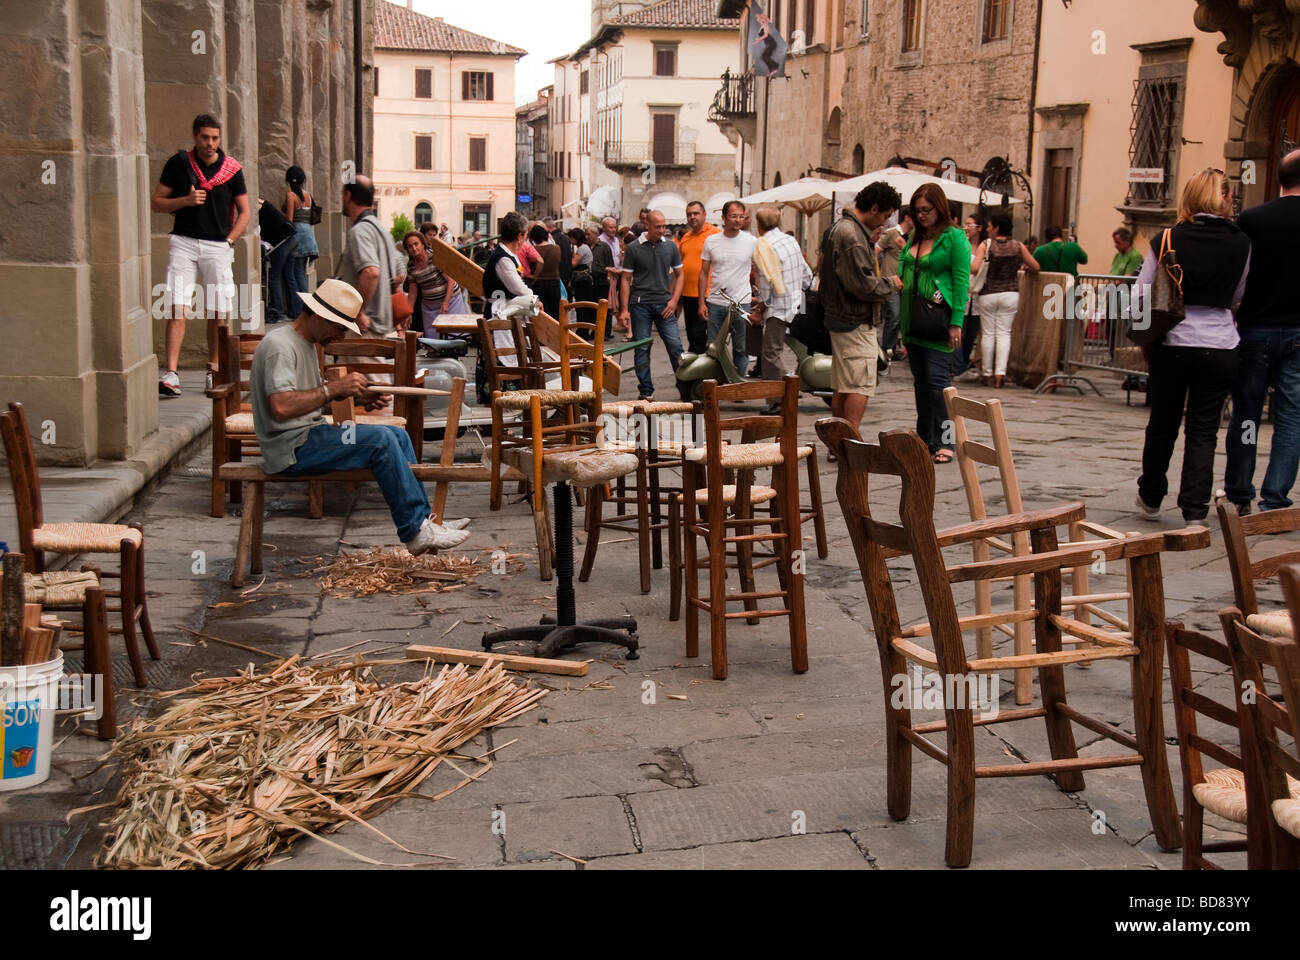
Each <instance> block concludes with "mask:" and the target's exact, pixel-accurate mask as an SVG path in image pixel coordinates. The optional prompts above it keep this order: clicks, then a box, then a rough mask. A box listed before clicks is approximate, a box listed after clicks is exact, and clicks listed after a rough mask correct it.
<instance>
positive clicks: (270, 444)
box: [249, 280, 469, 556]
mask: <svg viewBox="0 0 1300 960" xmlns="http://www.w3.org/2000/svg"><path fill="white" fill-rule="evenodd" d="M299 296H300V297H301V298H302V305H303V311H302V313H300V314H299V315H298V318H297V319H296V320H294V321H293V323H292V324H289V325H287V326H281V327H279V328H278V329H276V330H272V331H271V332H270V333H268V334H267V335H266V336H265V337H263V338H262V342H261V343H260V344H258V347H257V352H256V353H254V354H253V369H252V374H251V376H250V378H249V388H250V392H251V398H252V406H253V426H254V428H255V430H256V431H257V442H258V444H259V446H261V448H262V459H263V461H264V464H263V469H264V470H265V471H266V472H267V473H283V474H285V475H286V476H290V477H311V476H313V475H315V474H320V473H329V472H331V471H333V470H365V469H368V470H370V472H371V473H372V474H374V477H375V482H376V483H378V484H379V489H380V491H381V492H382V493H383V495H384V500H385V501H387V503H388V509H389V511H390V512H391V513H392V515H393V523H394V524H396V525H397V535H398V536H399V537H400V538H401V540H402V543H403V544H405V546H406V549H407V550H409V551H410V552H411V553H412V554H414V555H417V556H418V555H419V554H422V553H427V552H428V551H430V550H434V549H438V550H444V549H447V548H448V547H454V546H456V545H458V544H460V543H463V542H464V541H465V539H466V538H467V537H468V536H469V532H468V531H466V530H465V529H464V527H465V526H467V525H468V524H469V521H468V520H457V521H453V522H452V523H449V524H445V525H444V524H438V523H434V522H433V521H432V519H430V514H431V513H432V510H431V508H430V507H429V497H428V495H427V494H426V493H425V492H424V485H423V484H422V483H420V481H419V480H417V479H416V478H415V475H414V474H413V473H412V472H411V466H410V465H411V463H413V462H414V461H415V450H414V449H413V448H412V447H411V438H410V437H408V436H407V435H406V432H405V431H404V430H400V429H398V428H397V427H391V426H376V425H373V424H364V423H361V424H349V425H347V427H346V428H345V427H344V426H342V425H340V424H329V423H325V415H324V410H323V408H324V407H325V405H326V404H327V403H329V402H330V401H331V400H340V399H342V398H344V397H354V398H356V399H359V400H361V401H363V402H364V403H365V404H366V406H367V407H368V408H371V407H379V406H382V405H383V404H384V403H386V402H387V400H388V398H387V397H386V396H383V395H381V394H377V393H375V392H373V391H371V390H370V389H369V388H368V387H367V385H366V378H365V376H364V375H363V374H360V373H349V374H347V375H346V376H344V377H342V378H341V379H339V380H331V381H330V382H329V383H324V382H323V381H322V380H321V373H320V365H319V363H318V361H317V357H316V346H317V344H320V345H325V344H328V343H331V342H333V341H335V340H339V339H342V338H343V336H344V335H345V334H346V333H347V332H348V331H351V332H352V333H353V334H355V335H357V336H361V335H362V334H361V328H360V327H359V326H358V325H357V322H356V321H357V316H358V315H359V314H360V313H361V307H362V302H363V301H362V297H361V294H360V293H359V292H358V291H357V289H356V288H355V287H353V286H351V285H350V284H347V283H344V282H343V281H342V280H326V281H325V282H324V283H322V284H321V285H320V286H319V287H317V288H316V292H315V293H314V294H311V293H301V292H300V293H299Z"/></svg>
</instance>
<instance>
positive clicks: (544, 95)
mask: <svg viewBox="0 0 1300 960" xmlns="http://www.w3.org/2000/svg"><path fill="white" fill-rule="evenodd" d="M554 91H555V88H554V87H553V86H547V87H543V88H542V89H541V90H538V91H537V99H536V100H533V101H532V102H530V103H525V104H524V105H523V106H522V107H516V108H515V209H516V210H518V211H519V212H520V213H522V214H523V215H524V216H526V217H528V218H530V219H533V220H536V219H540V218H541V217H544V216H546V215H547V214H548V213H549V212H550V209H551V205H550V196H549V194H550V177H549V166H548V163H549V161H548V157H549V155H550V140H549V139H548V137H549V134H550V106H551V95H552V93H554Z"/></svg>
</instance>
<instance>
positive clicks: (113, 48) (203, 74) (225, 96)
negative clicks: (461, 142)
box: [0, 0, 374, 465]
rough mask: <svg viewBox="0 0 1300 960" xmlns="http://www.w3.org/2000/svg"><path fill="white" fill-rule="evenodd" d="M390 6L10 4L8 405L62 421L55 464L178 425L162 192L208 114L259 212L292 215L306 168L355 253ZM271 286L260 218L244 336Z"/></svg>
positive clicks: (4, 83) (242, 282)
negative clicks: (163, 385)
mask: <svg viewBox="0 0 1300 960" xmlns="http://www.w3.org/2000/svg"><path fill="white" fill-rule="evenodd" d="M373 2H374V0H362V2H361V3H360V9H361V11H362V15H361V17H360V18H357V19H354V16H353V12H354V9H356V5H355V4H353V3H342V2H333V3H307V2H303V0H292V2H283V3H282V2H278V0H277V2H271V0H206V2H202V3H200V2H176V0H100V2H97V3H79V4H71V3H57V2H56V3H23V4H9V5H7V6H6V11H5V16H4V17H3V18H0V89H3V90H5V91H6V94H5V96H6V98H7V103H8V104H9V106H10V107H12V108H13V109H9V110H6V111H3V113H2V114H0V126H2V127H3V129H4V136H3V137H0V165H2V166H3V167H4V169H6V170H10V171H12V172H13V173H14V179H13V182H12V183H11V185H10V187H11V189H10V190H9V191H7V192H6V195H7V197H8V198H9V199H8V201H7V202H6V204H5V216H4V222H5V227H4V234H3V240H0V288H3V289H4V291H5V297H4V304H3V306H2V307H0V325H2V326H3V329H4V330H5V331H6V333H7V334H8V336H7V338H6V349H5V350H4V351H3V354H0V395H3V397H4V398H5V399H6V400H19V401H22V402H23V403H24V404H25V405H26V407H27V412H28V418H29V420H30V421H32V424H33V427H34V429H39V427H40V426H41V425H42V424H45V423H49V424H52V425H53V427H54V429H53V431H51V432H47V431H44V430H42V431H41V434H44V435H41V434H38V442H37V444H36V449H37V454H38V457H39V458H40V459H41V461H42V462H46V463H62V464H73V465H76V464H88V463H90V462H93V461H95V460H97V459H122V458H127V457H130V456H132V455H133V453H134V452H135V451H137V450H138V449H139V447H140V445H141V444H142V442H143V441H144V440H145V438H146V437H147V436H148V435H149V434H151V433H152V432H153V431H155V430H156V429H157V427H158V403H159V398H158V387H157V384H158V361H157V357H156V354H157V353H158V352H160V351H161V350H162V348H163V332H164V327H165V321H166V317H167V312H166V309H165V304H164V301H163V298H162V284H163V281H164V278H165V276H166V261H167V246H168V239H167V236H168V233H169V231H170V229H171V217H169V216H163V215H158V214H152V213H151V212H150V208H149V198H150V195H151V193H152V192H153V188H154V185H155V183H157V181H158V177H159V174H160V173H161V170H162V166H163V164H164V162H165V161H166V159H167V158H168V156H170V155H171V154H173V153H175V152H176V151H177V150H178V149H180V148H182V147H187V146H190V145H192V143H193V137H192V135H191V121H192V120H193V118H194V117H195V116H196V115H197V114H200V113H212V114H215V115H216V116H217V117H218V119H219V120H220V121H221V123H222V134H223V147H224V149H226V151H227V152H228V153H230V154H231V155H233V156H234V157H236V158H237V159H239V160H240V161H241V162H242V163H243V165H244V175H245V180H246V183H247V186H248V190H249V194H250V197H251V198H253V199H254V201H255V199H256V198H257V197H259V196H265V197H267V198H268V199H274V200H275V202H278V201H279V199H280V197H281V195H282V193H283V191H284V171H285V169H286V167H287V166H289V165H290V164H292V163H297V164H299V165H300V166H302V167H303V168H304V169H305V170H306V171H307V173H308V177H309V180H308V188H309V189H310V190H312V192H313V193H315V194H317V195H318V197H319V200H320V203H321V206H322V207H323V208H324V210H325V211H326V220H325V222H324V223H322V224H321V225H320V226H319V227H318V228H317V232H318V238H319V243H320V247H321V254H322V257H323V258H332V257H333V256H335V255H336V254H337V251H338V250H339V246H340V244H339V241H340V238H341V236H342V230H343V224H342V217H341V216H340V215H339V213H338V211H339V206H340V203H339V194H340V192H341V189H340V188H341V185H342V182H343V177H344V175H345V174H346V173H347V172H348V170H349V169H351V170H353V171H357V170H365V169H367V168H368V166H369V146H368V143H367V142H366V141H367V138H366V137H365V131H368V130H369V129H370V126H369V119H368V114H367V110H368V104H369V99H370V97H369V88H368V86H367V85H368V83H369V80H370V73H369V71H370V57H371V37H370V31H369V24H370V20H371V7H372V6H373ZM36 105H39V108H37V106H36ZM358 133H360V134H361V136H358ZM252 206H253V209H254V215H255V211H256V204H255V202H254V203H253V204H252ZM255 222H256V221H255V220H254V224H255ZM259 275H260V262H259V248H258V242H257V238H256V236H255V235H254V232H253V225H250V227H249V230H248V232H247V234H246V236H245V237H244V239H243V240H242V241H241V242H240V243H239V245H238V248H237V250H236V258H235V280H236V283H237V284H238V285H239V294H238V297H237V303H238V304H241V305H242V308H243V309H242V310H241V312H242V313H243V314H245V318H244V321H243V322H244V323H248V322H250V321H254V320H257V321H260V310H258V309H257V306H258V300H259V297H260V285H259ZM250 314H252V315H255V316H248V315H250ZM205 329H206V324H205V323H204V321H203V320H201V319H198V318H196V319H193V320H191V321H190V322H189V323H188V324H187V330H186V339H185V349H184V352H183V355H182V362H183V364H184V365H186V366H201V365H202V364H203V361H204V360H205V359H206V347H205V335H206V334H205ZM46 440H50V441H51V442H44V441H46Z"/></svg>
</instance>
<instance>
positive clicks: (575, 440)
mask: <svg viewBox="0 0 1300 960" xmlns="http://www.w3.org/2000/svg"><path fill="white" fill-rule="evenodd" d="M587 306H591V304H588V303H580V304H579V303H569V302H568V301H567V300H561V301H560V317H559V320H558V322H559V326H560V340H559V343H560V350H559V361H558V365H557V370H558V372H559V375H560V389H558V390H550V389H546V387H545V385H544V377H545V372H546V370H547V368H546V367H545V366H543V365H540V364H537V363H531V362H528V361H527V354H526V352H525V351H526V349H527V340H526V337H527V332H526V330H524V329H523V328H522V327H521V326H520V325H518V323H517V321H512V326H511V335H512V338H513V340H514V348H513V349H514V351H515V356H516V358H519V359H522V360H524V361H525V362H524V363H522V364H521V365H520V368H521V369H524V370H525V373H524V380H525V382H534V383H535V382H537V378H539V377H540V378H542V379H543V386H542V387H525V388H524V389H520V390H512V391H509V392H502V391H500V390H494V391H493V392H492V450H491V469H492V480H491V484H492V486H491V491H490V494H489V500H490V505H491V506H492V509H498V508H499V507H500V504H501V482H502V465H503V464H504V465H506V466H511V467H514V468H516V469H517V470H519V471H520V472H521V473H523V474H524V475H525V476H526V477H527V478H528V479H529V481H530V483H531V490H532V509H533V523H534V526H535V528H536V532H537V554H538V568H539V571H540V574H541V578H542V579H543V580H549V579H551V573H552V569H551V564H552V552H553V549H554V548H553V542H552V537H551V533H550V523H549V522H548V520H547V508H546V497H545V489H544V481H543V463H542V461H543V458H544V456H545V455H546V454H550V453H554V452H556V451H559V450H586V449H595V448H596V447H597V445H598V442H599V434H600V429H601V424H600V412H601V393H602V392H603V390H604V354H603V352H602V351H603V346H604V338H605V314H606V312H607V310H608V309H609V304H608V303H607V302H606V301H604V300H602V301H600V303H598V304H595V307H596V322H595V324H590V323H579V322H577V321H575V320H574V319H573V318H574V316H576V314H575V312H574V309H575V308H576V307H587ZM496 322H497V321H488V320H483V321H482V323H481V325H480V337H481V340H482V342H483V344H484V346H485V349H486V350H488V351H489V353H490V355H489V357H488V358H487V362H488V363H490V364H491V365H492V366H493V367H498V366H499V365H500V364H499V355H498V353H497V345H496V342H495V338H494V336H493V335H492V334H493V332H494V331H495V330H496V329H497V327H495V326H494V324H495V323H496ZM584 330H585V331H587V332H589V333H590V334H591V339H590V340H585V339H583V338H582V337H581V333H582V331H584ZM570 334H578V335H577V336H570ZM583 373H586V375H587V376H589V377H590V378H591V389H590V390H579V389H577V387H578V378H579V376H581V375H582V374H583ZM511 411H519V412H521V413H523V414H524V419H523V422H522V424H521V428H520V430H519V431H518V432H516V431H514V430H511V429H509V428H508V427H507V425H506V421H505V416H506V414H507V413H508V412H511ZM544 412H545V413H546V414H548V417H547V418H545V419H544V417H543V413H544Z"/></svg>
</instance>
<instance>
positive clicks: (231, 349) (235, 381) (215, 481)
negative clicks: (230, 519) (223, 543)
mask: <svg viewBox="0 0 1300 960" xmlns="http://www.w3.org/2000/svg"><path fill="white" fill-rule="evenodd" d="M261 342H262V335H261V334H243V335H239V334H233V333H231V332H230V328H229V327H226V326H224V325H223V326H221V327H219V328H218V329H217V370H216V373H215V375H214V378H213V384H212V387H211V388H209V389H208V390H207V391H206V393H207V396H208V397H209V398H210V399H211V400H212V509H211V511H210V513H211V515H212V516H214V517H224V516H225V515H226V499H227V496H229V499H230V502H231V503H238V502H239V498H240V493H241V491H240V485H239V484H238V483H227V482H226V481H224V480H222V479H221V478H220V472H221V467H222V465H223V464H227V463H239V462H240V461H242V460H243V458H244V456H245V455H248V456H256V455H258V454H259V453H260V450H259V448H258V445H257V433H256V431H255V430H254V429H253V407H252V404H251V403H250V402H249V398H248V397H249V383H248V378H249V372H250V370H251V369H252V366H253V354H254V353H255V352H256V350H257V346H258V344H259V343H261Z"/></svg>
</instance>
